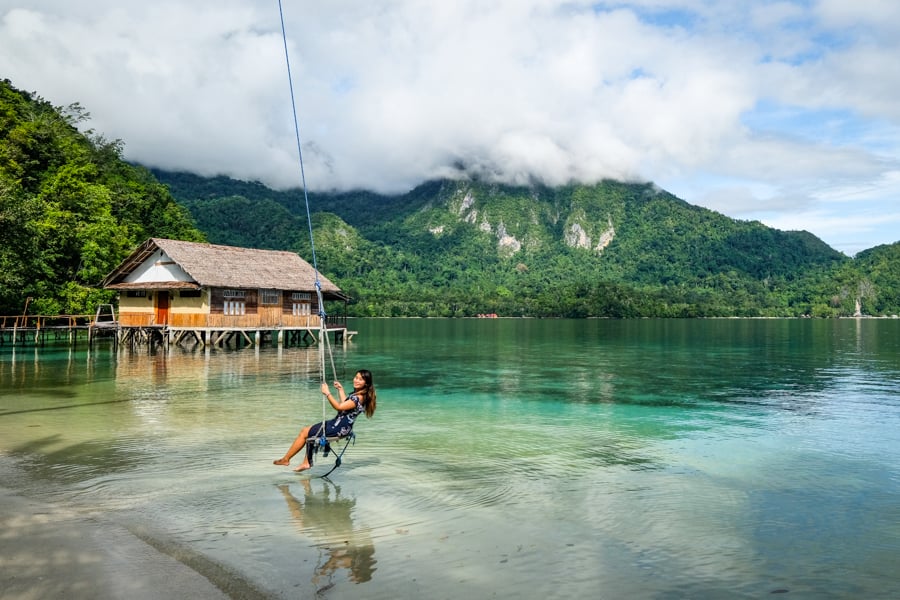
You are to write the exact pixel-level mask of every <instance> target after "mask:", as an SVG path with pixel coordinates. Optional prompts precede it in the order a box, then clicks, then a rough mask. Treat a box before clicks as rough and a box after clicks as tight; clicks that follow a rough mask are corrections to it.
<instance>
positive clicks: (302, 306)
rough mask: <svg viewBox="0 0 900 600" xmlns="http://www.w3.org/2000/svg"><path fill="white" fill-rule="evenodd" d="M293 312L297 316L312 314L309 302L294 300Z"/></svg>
mask: <svg viewBox="0 0 900 600" xmlns="http://www.w3.org/2000/svg"><path fill="white" fill-rule="evenodd" d="M292 306H293V310H292V311H291V314H292V315H294V316H295V317H305V316H308V315H310V314H312V312H311V310H310V304H309V302H294V303H293V305H292Z"/></svg>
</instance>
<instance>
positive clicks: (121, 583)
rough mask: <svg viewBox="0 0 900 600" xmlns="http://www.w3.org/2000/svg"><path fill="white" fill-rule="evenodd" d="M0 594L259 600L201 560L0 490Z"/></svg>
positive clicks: (18, 597) (40, 599)
mask: <svg viewBox="0 0 900 600" xmlns="http://www.w3.org/2000/svg"><path fill="white" fill-rule="evenodd" d="M148 542H150V543H148ZM151 544H152V545H151ZM176 557H177V558H176ZM192 563H194V564H192ZM189 565H190V566H189ZM192 567H193V568H192ZM201 572H202V573H205V574H201ZM0 590H3V592H2V597H3V598H4V600H32V599H35V600H46V599H48V598H66V599H72V600H78V599H82V598H83V599H94V600H102V599H121V598H129V599H130V600H151V599H162V598H193V599H198V600H220V599H224V598H264V597H266V595H265V594H263V593H261V592H259V591H258V590H255V589H253V588H252V586H249V585H248V584H246V583H245V582H243V581H242V580H240V578H237V577H235V576H233V575H231V574H229V573H227V572H225V571H224V570H222V569H221V567H218V566H216V565H214V564H212V563H209V562H208V561H205V560H204V559H202V557H196V556H193V557H192V556H190V555H184V556H179V554H178V550H177V549H169V548H165V547H164V546H162V545H161V544H158V543H156V542H153V540H145V539H142V537H141V536H140V535H138V534H136V533H134V532H131V531H129V530H127V529H126V528H124V527H122V526H121V525H118V524H116V523H112V522H109V521H107V520H104V519H103V518H102V516H94V515H85V514H81V513H79V512H77V511H75V510H71V509H68V508H65V507H62V506H56V505H48V504H44V503H41V502H37V501H34V500H30V499H27V498H24V497H22V496H19V495H17V494H16V493H15V492H14V491H13V490H9V489H6V488H2V487H0Z"/></svg>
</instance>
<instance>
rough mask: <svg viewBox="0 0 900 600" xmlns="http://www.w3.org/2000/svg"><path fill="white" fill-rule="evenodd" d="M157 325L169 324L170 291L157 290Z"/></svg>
mask: <svg viewBox="0 0 900 600" xmlns="http://www.w3.org/2000/svg"><path fill="white" fill-rule="evenodd" d="M155 322H156V324H157V325H168V324H169V292H156V320H155Z"/></svg>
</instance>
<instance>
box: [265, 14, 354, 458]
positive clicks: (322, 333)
mask: <svg viewBox="0 0 900 600" xmlns="http://www.w3.org/2000/svg"><path fill="white" fill-rule="evenodd" d="M278 15H279V17H280V18H281V40H282V42H283V43H284V62H285V65H286V66H287V76H288V87H289V88H290V91H291V113H292V114H293V116H294V136H295V138H296V140H297V156H298V158H299V159H300V182H301V184H302V185H303V200H304V203H305V204H306V223H307V225H308V226H309V245H310V247H311V248H312V264H313V270H314V271H315V277H316V298H317V300H318V301H319V341H320V343H321V344H322V345H321V346H319V348H320V352H319V358H320V367H321V373H322V383H325V375H326V371H325V354H326V350H327V354H328V358H329V360H330V362H331V372H332V374H333V376H334V378H335V379H337V369H336V368H335V366H334V355H333V353H332V350H331V344H330V342H329V340H328V327H327V323H326V317H327V315H326V313H325V301H324V299H323V298H322V282H321V281H320V280H319V265H318V263H317V260H316V242H315V239H314V237H313V226H312V215H311V213H310V210H309V193H308V192H307V190H306V172H305V170H304V168H303V144H302V143H301V141H300V120H299V119H298V118H297V101H296V98H295V95H294V78H293V76H292V75H291V59H290V53H289V52H288V43H287V30H286V29H285V26H284V9H283V8H282V5H281V0H278ZM327 404H328V403H327V401H326V399H325V397H324V396H323V397H322V427H321V432H320V439H319V440H318V441H319V442H320V445H321V446H326V447H327V445H328V440H327V439H326V437H325V422H326V421H327V420H328V416H327V413H326V407H327ZM348 443H349V440H348ZM346 449H347V446H346V445H345V446H344V450H346ZM343 454H344V452H343V451H341V453H340V455H338V457H337V461H336V464H335V468H337V467H338V466H340V464H341V456H342V455H343ZM333 470H334V469H332V471H333ZM328 473H331V471H329V472H328ZM328 473H326V475H327V474H328Z"/></svg>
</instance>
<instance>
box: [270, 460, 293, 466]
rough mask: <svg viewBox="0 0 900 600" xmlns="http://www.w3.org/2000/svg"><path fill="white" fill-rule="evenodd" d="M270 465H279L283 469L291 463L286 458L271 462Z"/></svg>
mask: <svg viewBox="0 0 900 600" xmlns="http://www.w3.org/2000/svg"><path fill="white" fill-rule="evenodd" d="M272 464H273V465H281V466H283V467H286V466H288V465H289V464H291V461H290V460H289V459H287V458H279V459H278V460H273V461H272Z"/></svg>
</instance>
